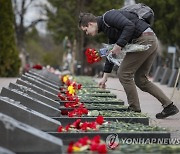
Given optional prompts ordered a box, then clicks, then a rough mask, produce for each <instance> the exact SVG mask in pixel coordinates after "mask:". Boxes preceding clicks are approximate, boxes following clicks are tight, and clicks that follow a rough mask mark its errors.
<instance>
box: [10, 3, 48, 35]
mask: <svg viewBox="0 0 180 154" xmlns="http://www.w3.org/2000/svg"><path fill="white" fill-rule="evenodd" d="M12 1H13V0H12ZM21 2H22V0H17V4H18V10H20V8H21ZM29 2H30V0H26V3H25V6H27V5H28V4H29ZM45 4H46V5H48V6H49V7H50V4H49V3H48V2H47V0H34V1H33V2H32V3H31V5H29V7H28V10H27V12H26V14H25V20H24V24H25V26H28V25H30V24H31V23H32V21H34V20H37V19H40V18H43V19H47V17H46V16H45V13H44V11H43V9H42V8H41V7H37V6H39V5H45ZM16 20H17V22H18V21H19V18H18V16H16ZM36 28H37V29H38V31H39V32H41V33H46V24H45V22H40V23H39V24H37V26H36Z"/></svg>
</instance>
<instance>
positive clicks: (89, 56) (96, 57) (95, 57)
mask: <svg viewBox="0 0 180 154" xmlns="http://www.w3.org/2000/svg"><path fill="white" fill-rule="evenodd" d="M85 55H86V60H87V62H88V63H90V64H92V63H95V62H98V61H100V60H101V59H102V58H101V56H100V54H99V53H98V51H96V50H95V49H91V48H87V49H86V51H85Z"/></svg>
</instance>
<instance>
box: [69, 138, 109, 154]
mask: <svg viewBox="0 0 180 154" xmlns="http://www.w3.org/2000/svg"><path fill="white" fill-rule="evenodd" d="M95 137H96V136H95ZM97 138H98V139H99V142H94V138H93V139H90V138H89V137H88V136H85V137H82V138H80V139H79V140H78V141H77V142H75V143H72V142H71V143H70V144H69V147H68V150H67V151H68V152H82V150H83V151H85V150H88V149H89V150H91V151H94V152H95V151H96V152H98V153H99V154H102V153H103V154H106V153H107V148H106V144H105V143H104V142H103V141H102V140H100V137H99V136H98V137H97Z"/></svg>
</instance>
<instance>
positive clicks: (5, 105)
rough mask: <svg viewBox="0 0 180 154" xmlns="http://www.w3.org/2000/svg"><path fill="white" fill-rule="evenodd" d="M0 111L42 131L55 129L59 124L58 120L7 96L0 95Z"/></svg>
mask: <svg viewBox="0 0 180 154" xmlns="http://www.w3.org/2000/svg"><path fill="white" fill-rule="evenodd" d="M0 112H1V113H3V114H6V115H8V116H10V117H12V118H14V119H16V120H18V121H20V122H23V123H26V124H28V125H30V126H32V127H35V128H37V129H40V130H43V131H56V130H57V128H58V126H59V125H60V124H61V123H60V122H59V121H58V120H54V119H52V118H50V117H48V116H45V115H44V114H41V113H39V112H36V111H34V110H32V109H30V108H27V107H25V106H24V105H22V104H21V103H20V102H18V101H14V100H12V99H10V98H8V97H2V96H0Z"/></svg>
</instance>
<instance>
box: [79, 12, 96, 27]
mask: <svg viewBox="0 0 180 154" xmlns="http://www.w3.org/2000/svg"><path fill="white" fill-rule="evenodd" d="M89 22H97V17H96V16H94V15H93V14H92V13H80V14H79V27H81V26H83V27H85V26H88V23H89Z"/></svg>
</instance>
